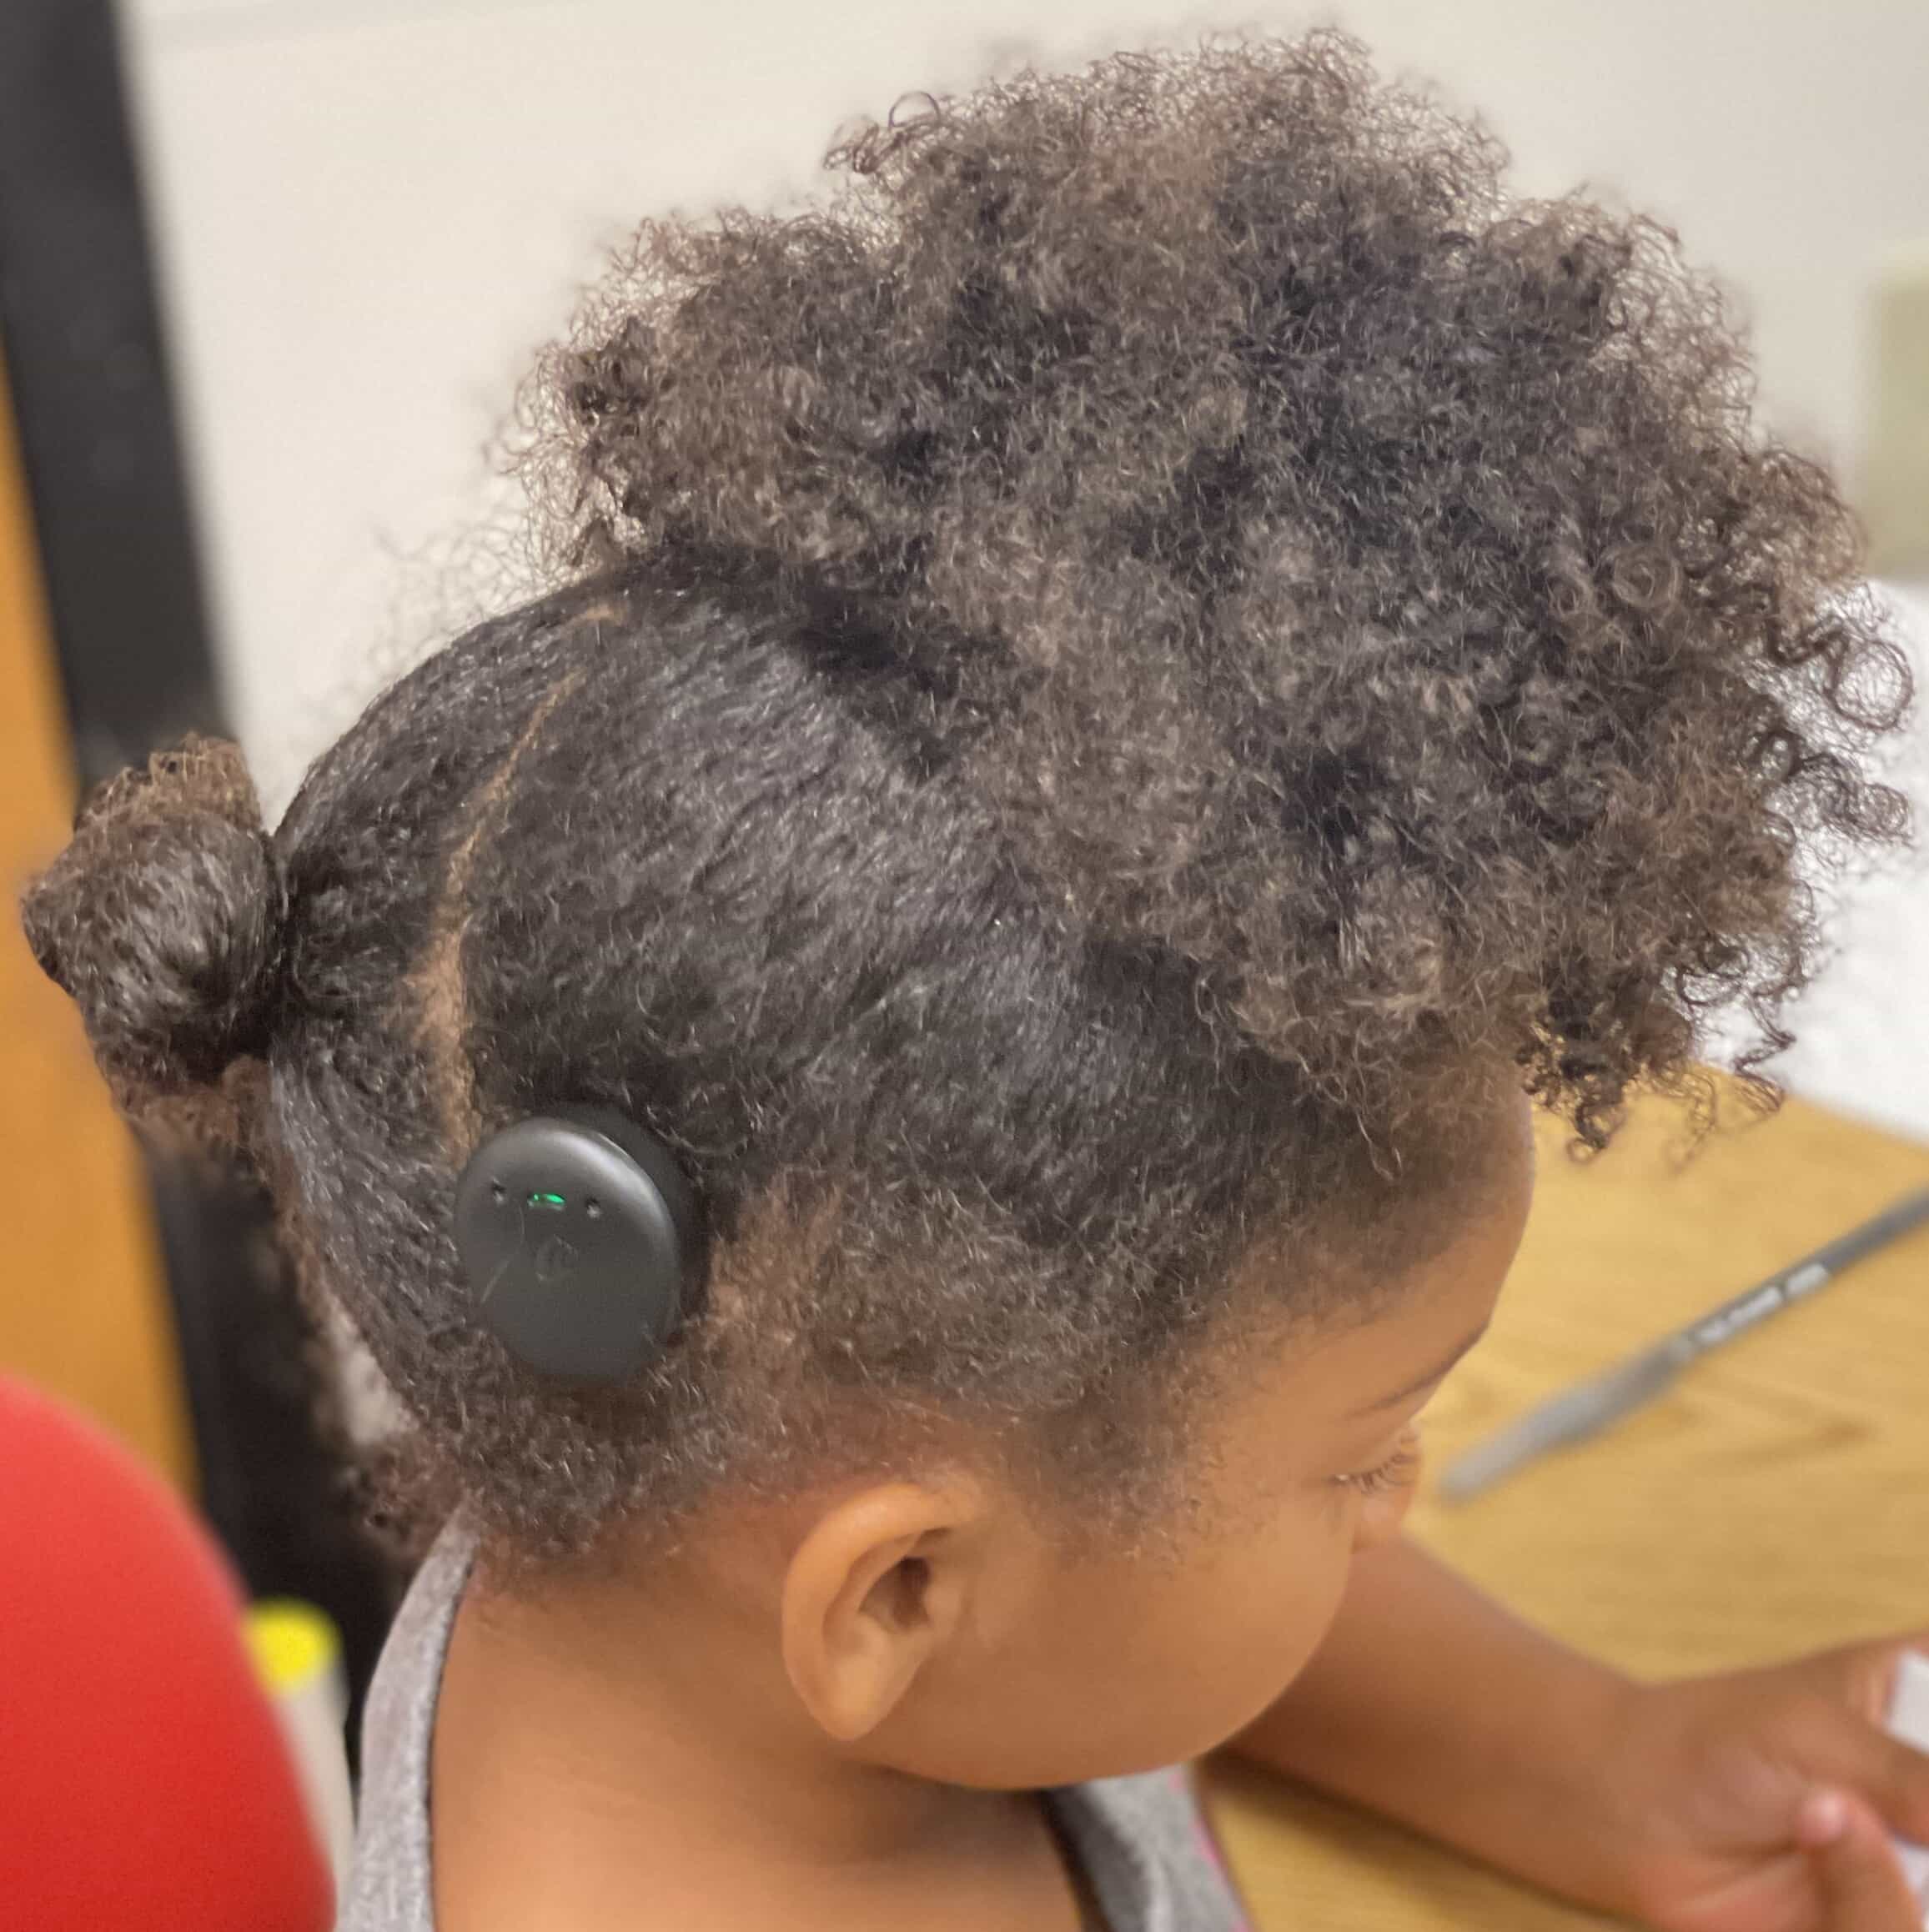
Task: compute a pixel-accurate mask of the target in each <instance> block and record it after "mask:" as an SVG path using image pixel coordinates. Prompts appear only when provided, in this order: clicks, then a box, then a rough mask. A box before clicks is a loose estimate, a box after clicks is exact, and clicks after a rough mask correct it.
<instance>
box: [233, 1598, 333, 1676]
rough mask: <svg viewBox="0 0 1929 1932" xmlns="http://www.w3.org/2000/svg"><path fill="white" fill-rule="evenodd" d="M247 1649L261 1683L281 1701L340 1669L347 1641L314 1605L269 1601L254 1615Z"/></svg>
mask: <svg viewBox="0 0 1929 1932" xmlns="http://www.w3.org/2000/svg"><path fill="white" fill-rule="evenodd" d="M248 1648H249V1651H250V1652H251V1653H253V1655H254V1668H255V1669H256V1670H257V1671H258V1672H259V1674H260V1677H261V1681H262V1683H263V1684H264V1685H266V1686H267V1688H268V1689H269V1693H270V1694H272V1695H274V1696H275V1697H280V1696H282V1695H283V1694H284V1693H286V1692H289V1691H291V1690H297V1689H300V1688H301V1686H302V1685H304V1684H309V1683H312V1682H313V1681H314V1679H316V1678H318V1677H320V1676H324V1675H325V1674H328V1673H329V1672H331V1671H333V1670H334V1669H337V1668H338V1667H339V1664H340V1662H341V1654H342V1640H341V1636H340V1633H339V1632H338V1631H337V1630H336V1628H335V1627H334V1623H332V1622H330V1620H329V1618H327V1617H326V1616H325V1615H324V1613H322V1612H321V1611H319V1610H318V1609H317V1608H315V1607H314V1604H313V1603H301V1602H299V1601H298V1600H297V1599H296V1598H293V1597H268V1598H264V1599H263V1600H262V1601H261V1602H260V1603H256V1604H254V1605H253V1606H252V1607H251V1608H249V1613H248Z"/></svg>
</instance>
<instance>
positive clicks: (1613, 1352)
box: [1208, 1101, 1929, 1932]
mask: <svg viewBox="0 0 1929 1932" xmlns="http://www.w3.org/2000/svg"><path fill="white" fill-rule="evenodd" d="M1679 1132H1680V1121H1679V1118H1678V1117H1676V1116H1675V1114H1674V1113H1673V1112H1672V1110H1671V1109H1670V1108H1669V1107H1665V1106H1664V1105H1662V1104H1660V1103H1658V1102H1657V1103H1651V1104H1649V1105H1645V1106H1644V1107H1640V1108H1639V1109H1637V1111H1636V1112H1635V1116H1634V1117H1633V1119H1632V1120H1631V1121H1630V1123H1629V1126H1628V1127H1627V1128H1626V1130H1625V1132H1624V1133H1623V1135H1622V1136H1621V1137H1620V1139H1618V1140H1617V1141H1616V1142H1615V1144H1614V1145H1613V1146H1612V1147H1610V1149H1609V1150H1608V1152H1606V1153H1605V1155H1603V1156H1602V1157H1600V1158H1599V1159H1598V1160H1595V1161H1594V1162H1590V1163H1588V1164H1585V1165H1576V1164H1575V1163H1574V1162H1571V1161H1570V1160H1569V1159H1568V1158H1567V1157H1566V1156H1565V1153H1564V1152H1562V1146H1561V1142H1562V1135H1561V1131H1560V1128H1559V1127H1557V1126H1555V1124H1553V1123H1544V1126H1543V1132H1542V1135H1541V1140H1540V1187H1539V1191H1538V1194H1537V1197H1536V1200H1535V1208H1534V1212H1533V1216H1532V1218H1531V1220H1530V1222H1529V1225H1528V1230H1527V1237H1526V1240H1525V1242H1524V1244H1523V1246H1522V1247H1521V1252H1520V1260H1519V1261H1518V1262H1517V1263H1516V1264H1515V1270H1514V1273H1513V1276H1512V1277H1511V1279H1510V1282H1509V1284H1508V1287H1507V1288H1506V1290H1505V1292H1504V1293H1503V1294H1502V1296H1501V1297H1500V1307H1499V1312H1498V1314H1497V1315H1496V1317H1495V1318H1494V1327H1493V1329H1492V1331H1491V1332H1490V1333H1489V1337H1488V1338H1487V1340H1486V1341H1485V1342H1483V1343H1482V1344H1481V1346H1480V1347H1479V1348H1478V1349H1477V1350H1476V1351H1475V1352H1474V1354H1473V1356H1472V1357H1470V1358H1469V1361H1468V1362H1467V1363H1466V1364H1465V1366H1464V1367H1461V1368H1459V1369H1457V1370H1456V1371H1455V1372H1454V1374H1453V1375H1452V1376H1451V1377H1449V1380H1448V1383H1447V1385H1446V1387H1445V1388H1444V1389H1443V1390H1442V1392H1441V1393H1440V1396H1439V1399H1438V1400H1437V1401H1436V1402H1435V1403H1434V1405H1433V1407H1432V1408H1431V1409H1430V1410H1429V1413H1428V1417H1427V1423H1426V1428H1425V1438H1426V1442H1427V1448H1428V1453H1429V1458H1432V1459H1433V1461H1434V1466H1435V1467H1436V1468H1439V1467H1442V1466H1444V1463H1446V1461H1447V1460H1448V1458H1449V1457H1450V1456H1451V1455H1453V1454H1454V1453H1455V1452H1456V1451H1458V1450H1459V1449H1461V1448H1466V1447H1468V1446H1469V1445H1470V1444H1471V1443H1474V1441H1476V1440H1478V1439H1479V1438H1481V1437H1483V1436H1484V1435H1486V1434H1487V1433H1489V1431H1490V1430H1492V1429H1493V1428H1495V1427H1497V1426H1498V1425H1499V1424H1500V1423H1504V1422H1505V1421H1507V1420H1509V1419H1510V1418H1512V1417H1514V1416H1516V1415H1518V1414H1520V1413H1521V1412H1522V1411H1523V1410H1525V1409H1526V1408H1528V1407H1529V1406H1530V1404H1531V1403H1533V1402H1534V1401H1535V1400H1536V1399H1537V1398H1540V1397H1541V1396H1544V1395H1545V1394H1547V1393H1550V1391H1552V1390H1554V1389H1556V1388H1565V1387H1567V1386H1569V1385H1570V1383H1575V1382H1577V1381H1579V1380H1580V1378H1581V1377H1583V1376H1585V1375H1587V1374H1589V1373H1590V1372H1593V1371H1595V1370H1597V1369H1600V1368H1601V1367H1605V1366H1606V1365H1607V1364H1608V1363H1610V1362H1615V1361H1618V1360H1620V1358H1621V1357H1623V1356H1625V1355H1626V1354H1629V1353H1630V1352H1632V1351H1633V1350H1634V1349H1635V1347H1639V1346H1640V1344H1641V1343H1642V1342H1646V1341H1651V1340H1653V1339H1654V1338H1655V1337H1657V1336H1660V1335H1663V1334H1665V1333H1667V1332H1669V1331H1670V1329H1673V1328H1676V1327H1680V1325H1681V1323H1682V1322H1685V1321H1686V1320H1688V1319H1689V1318H1690V1317H1691V1316H1693V1315H1694V1314H1695V1313H1697V1312H1699V1311H1700V1310H1701V1309H1703V1308H1705V1307H1707V1305H1708V1304H1709V1303H1710V1302H1712V1301H1714V1300H1716V1299H1718V1298H1719V1297H1721V1296H1722V1295H1723V1294H1726V1293H1729V1292H1732V1291H1734V1290H1736V1289H1737V1288H1741V1287H1746V1285H1747V1284H1748V1283H1749V1282H1751V1281H1756V1280H1759V1279H1760V1278H1761V1277H1763V1276H1765V1275H1766V1274H1768V1273H1769V1272H1771V1270H1773V1269H1774V1268H1776V1267H1779V1266H1781V1264H1783V1263H1784V1262H1787V1261H1789V1260H1790V1259H1791V1258H1792V1257H1796V1256H1798V1255H1801V1254H1806V1252H1809V1251H1810V1250H1811V1248H1815V1247H1819V1246H1820V1245H1821V1243H1822V1242H1824V1241H1826V1240H1828V1239H1829V1238H1830V1237H1831V1236H1833V1235H1836V1234H1840V1233H1841V1232H1842V1231H1843V1230H1844V1229H1845V1228H1847V1227H1852V1226H1853V1225H1854V1224H1855V1223H1856V1222H1858V1221H1861V1220H1862V1219H1864V1218H1865V1217H1867V1216H1869V1215H1871V1214H1873V1213H1875V1212H1876V1211H1877V1210H1878V1209H1880V1208H1882V1207H1886V1206H1887V1205H1888V1203H1889V1202H1891V1201H1893V1200H1894V1199H1895V1198H1896V1197H1897V1196H1898V1195H1900V1194H1902V1193H1905V1192H1907V1191H1908V1190H1910V1189H1911V1188H1914V1187H1921V1186H1923V1185H1924V1184H1925V1183H1926V1182H1929V1147H1916V1146H1912V1145H1911V1144H1910V1143H1909V1142H1905V1141H1901V1140H1899V1139H1896V1138H1895V1137H1891V1136H1889V1135H1886V1134H1882V1133H1879V1132H1876V1131H1874V1130H1873V1129H1871V1128H1867V1127H1857V1126H1855V1125H1852V1124H1851V1123H1850V1122H1847V1121H1845V1120H1842V1119H1840V1118H1838V1117H1836V1116H1834V1115H1831V1114H1829V1113H1826V1112H1823V1111H1822V1110H1821V1108H1819V1107H1807V1106H1804V1105H1802V1104H1801V1103H1800V1102H1797V1101H1791V1102H1789V1103H1788V1105H1787V1106H1786V1107H1785V1109H1784V1110H1783V1111H1782V1112H1781V1114H1780V1115H1778V1116H1776V1117H1774V1118H1772V1119H1770V1120H1767V1121H1764V1122H1758V1123H1754V1124H1750V1125H1748V1126H1746V1127H1737V1128H1736V1129H1735V1130H1734V1131H1725V1132H1722V1133H1721V1134H1719V1135H1718V1136H1717V1137H1716V1138H1715V1139H1714V1140H1712V1141H1711V1142H1709V1144H1708V1145H1707V1146H1706V1147H1705V1148H1704V1149H1703V1150H1702V1152H1701V1153H1700V1156H1699V1157H1697V1158H1695V1160H1693V1161H1691V1162H1689V1163H1688V1164H1687V1165H1686V1166H1685V1167H1683V1166H1680V1165H1679V1164H1678V1163H1677V1162H1675V1161H1674V1160H1672V1159H1671V1158H1670V1147H1671V1145H1672V1144H1673V1143H1674V1142H1675V1139H1676V1137H1678V1134H1679ZM1925 1289H1929V1231H1924V1232H1918V1233H1916V1234H1915V1235H1912V1236H1911V1237H1909V1238H1908V1239H1907V1240H1906V1241H1901V1242H1897V1243H1896V1245H1895V1246H1894V1247H1891V1248H1888V1249H1886V1250H1884V1251H1883V1252H1881V1253H1880V1254H1876V1255H1872V1256H1871V1257H1869V1258H1868V1259H1866V1261H1862V1262H1858V1263H1857V1264H1856V1268H1855V1270H1854V1272H1852V1273H1851V1274H1849V1275H1846V1276H1845V1277H1843V1279H1842V1280H1841V1282H1838V1283H1836V1286H1835V1287H1831V1289H1830V1290H1829V1291H1828V1292H1827V1293H1826V1294H1824V1295H1821V1296H1818V1297H1816V1299H1815V1300H1814V1301H1812V1302H1808V1303H1806V1304H1805V1305H1803V1306H1802V1307H1798V1308H1792V1309H1791V1310H1790V1311H1789V1312H1787V1313H1786V1315H1782V1316H1780V1317H1777V1318H1776V1320H1775V1321H1773V1322H1769V1323H1767V1324H1766V1325H1765V1326H1764V1327H1761V1329H1759V1330H1758V1331H1757V1332H1756V1333H1754V1334H1753V1335H1751V1336H1748V1337H1744V1338H1742V1339H1741V1340H1739V1341H1737V1342H1735V1343H1733V1344H1732V1345H1731V1347H1727V1348H1725V1349H1723V1350H1722V1351H1721V1352H1720V1353H1719V1354H1717V1355H1715V1356H1711V1357H1708V1358H1707V1359H1706V1360H1705V1361H1703V1362H1698V1363H1696V1364H1695V1366H1694V1367H1692V1368H1690V1370H1688V1372H1686V1373H1685V1375H1683V1376H1682V1377H1681V1378H1680V1381H1679V1382H1678V1383H1675V1385H1674V1387H1673V1388H1670V1390H1669V1391H1668V1392H1667V1393H1665V1395H1663V1396H1662V1397H1660V1398H1659V1399H1657V1400H1656V1401H1655V1402H1653V1403H1650V1404H1649V1405H1648V1407H1647V1408H1644V1409H1643V1410H1641V1411H1640V1413H1637V1414H1635V1415H1632V1416H1630V1417H1628V1418H1626V1419H1625V1421H1623V1422H1621V1423H1618V1424H1617V1425H1616V1426H1615V1428H1613V1429H1611V1430H1610V1431H1609V1432H1608V1433H1605V1434H1604V1435H1602V1436H1600V1437H1597V1438H1595V1440H1594V1441H1592V1442H1590V1443H1585V1444H1583V1445H1581V1446H1580V1447H1578V1448H1573V1449H1570V1450H1567V1451H1565V1452H1562V1453H1559V1454H1556V1455H1552V1456H1549V1457H1548V1458H1545V1460H1544V1461H1542V1462H1540V1463H1535V1464H1534V1465H1533V1466H1532V1467H1530V1468H1526V1469H1524V1470H1522V1471H1520V1473H1518V1474H1517V1475H1515V1477H1513V1478H1510V1480H1509V1481H1508V1482H1507V1483H1505V1484H1503V1485H1501V1486H1500V1487H1499V1488H1496V1489H1494V1490H1493V1491H1492V1492H1491V1493H1489V1494H1487V1495H1485V1496H1483V1497H1480V1498H1477V1499H1476V1500H1474V1501H1473V1502H1471V1503H1466V1504H1464V1505H1463V1506H1461V1507H1459V1508H1450V1507H1449V1506H1447V1505H1444V1504H1443V1503H1440V1502H1439V1501H1438V1500H1437V1499H1436V1498H1434V1496H1433V1495H1432V1494H1431V1493H1430V1492H1429V1490H1427V1489H1425V1488H1423V1491H1422V1494H1421V1497H1420V1498H1419V1502H1418V1503H1416V1504H1415V1506H1414V1513H1413V1515H1412V1517H1411V1518H1410V1519H1409V1522H1410V1527H1411V1528H1412V1531H1413V1533H1414V1535H1415V1536H1416V1537H1417V1538H1419V1540H1420V1541H1422V1542H1423V1543H1426V1544H1427V1545H1428V1546H1429V1548H1432V1549H1434V1551H1435V1552H1437V1553H1439V1555H1440V1556H1441V1557H1443V1558H1445V1559H1446V1560H1447V1561H1448V1562H1449V1563H1452V1564H1454V1567H1455V1568H1458V1569H1459V1570H1461V1571H1462V1572H1463V1573H1465V1574H1466V1575H1468V1576H1469V1577H1471V1578H1473V1579H1474V1581H1475V1582H1476V1583H1479V1584H1480V1585H1481V1586H1482V1587H1483V1588H1486V1589H1489V1590H1491V1591H1493V1592H1494V1594H1495V1595H1496V1596H1498V1597H1499V1598H1502V1599H1503V1600H1504V1601H1505V1602H1506V1603H1509V1604H1510V1606H1512V1607H1513V1608H1515V1609H1517V1610H1519V1611H1520V1612H1521V1613H1523V1614H1524V1615H1525V1616H1528V1617H1530V1618H1532V1619H1534V1620H1535V1622H1536V1623H1540V1624H1541V1625H1542V1626H1543V1627H1545V1628H1548V1629H1550V1630H1552V1631H1553V1632H1554V1633H1555V1634H1557V1635H1558V1636H1560V1637H1563V1638H1566V1639H1567V1640H1568V1641H1569V1642H1570V1643H1575V1644H1578V1645H1579V1646H1580V1647H1581V1648H1584V1649H1585V1650H1588V1651H1590V1652H1592V1653H1595V1654H1596V1655H1599V1656H1602V1657H1605V1658H1606V1659H1609V1660H1610V1661H1611V1662H1612V1663H1615V1664H1618V1665H1620V1667H1621V1668H1623V1669H1628V1670H1630V1671H1633V1672H1635V1674H1640V1675H1652V1676H1658V1677H1660V1676H1670V1677H1671V1676H1681V1675H1688V1674H1695V1673H1699V1672H1705V1671H1716V1670H1720V1669H1726V1668H1734V1667H1741V1666H1744V1665H1747V1664H1763V1663H1768V1662H1771V1661H1773V1660H1776V1659H1781V1658H1786V1657H1790V1656H1793V1655H1796V1654H1797V1653H1801V1652H1803V1651H1806V1650H1813V1649H1819V1648H1824V1647H1826V1646H1828V1645H1831V1644H1836V1643H1850V1642H1852V1641H1854V1640H1856V1639H1857V1638H1867V1637H1874V1636H1877V1635H1886V1634H1890V1633H1900V1632H1901V1631H1904V1630H1908V1629H1911V1628H1917V1629H1919V1628H1921V1626H1922V1625H1923V1623H1924V1620H1925V1605H1926V1604H1929V1404H1925V1403H1924V1402H1923V1400H1922V1386H1923V1380H1924V1375H1925V1372H1929V1292H1925ZM1575 1749H1577V1750H1581V1749H1585V1739H1576V1740H1575ZM1208 1790H1209V1792H1210V1793H1211V1794H1212V1808H1213V1817H1214V1820H1215V1823H1216V1824H1217V1825H1218V1829H1219V1832H1220V1834H1221V1837H1222V1839H1223V1842H1224V1844H1225V1847H1226V1849H1227V1852H1228V1856H1229V1857H1230V1859H1231V1860H1232V1864H1233V1869H1234V1871H1235V1872H1236V1874H1238V1878H1239V1880H1240V1882H1241V1884H1242V1885H1243V1888H1244V1889H1245V1892H1246V1896H1247V1899H1248V1904H1249V1905H1250V1907H1251V1909H1252V1912H1253V1919H1254V1923H1255V1925H1256V1926H1257V1927H1258V1929H1259V1932H1287V1929H1288V1928H1293V1929H1294V1932H1299V1929H1300V1928H1304V1927H1307V1926H1318V1927H1319V1929H1320V1932H1466V1928H1468V1927H1469V1926H1478V1927H1479V1928H1480V1929H1481V1932H1555V1929H1556V1928H1576V1929H1577V1928H1580V1927H1583V1926H1592V1927H1596V1928H1598V1927H1600V1925H1601V1924H1604V1923H1605V1921H1604V1920H1602V1919H1600V1918H1599V1917H1598V1916H1597V1915H1595V1914H1592V1913H1588V1912H1583V1911H1580V1910H1579V1909H1576V1908H1575V1907H1572V1906H1569V1905H1564V1904H1560V1903H1559V1902H1558V1901H1556V1900H1555V1899H1550V1898H1548V1897H1545V1895H1543V1894H1540V1893H1538V1892H1534V1891H1530V1890H1529V1889H1527V1888H1525V1887H1524V1886H1520V1885H1517V1884H1513V1883H1512V1882H1510V1880H1508V1879H1505V1878H1503V1877H1501V1876H1500V1875H1499V1874H1498V1873H1495V1872H1493V1871H1490V1870H1488V1869H1485V1868H1484V1867H1480V1866H1476V1865H1475V1864H1472V1863H1471V1862H1470V1861H1469V1860H1467V1859H1462V1858H1459V1857H1457V1856H1456V1855H1455V1854H1453V1853H1452V1852H1449V1851H1447V1850H1445V1849H1442V1848H1441V1847H1439V1846H1437V1845H1434V1844H1429V1843H1428V1842H1426V1841H1424V1840H1423V1839H1419V1838H1416V1837H1415V1836H1414V1835H1413V1834H1411V1833H1409V1832H1407V1831H1404V1830H1402V1829H1400V1828H1399V1826H1397V1825H1394V1824H1389V1823H1387V1822H1385V1821H1384V1820H1382V1819H1377V1818H1373V1817H1369V1816H1368V1815H1367V1814H1364V1813H1362V1812H1359V1811H1357V1810H1355V1809H1352V1808H1350V1807H1349V1806H1346V1805H1344V1804H1334V1803H1331V1802H1329V1801H1328V1800H1326V1799H1320V1798H1316V1797H1314V1795H1312V1794H1310V1793H1309V1792H1305V1791H1302V1790H1299V1789H1296V1788H1295V1787H1294V1786H1292V1785H1290V1784H1287V1783H1285V1782H1284V1781H1283V1780H1282V1779H1272V1778H1268V1777H1267V1776H1266V1775H1264V1774H1262V1773H1259V1772H1257V1771H1253V1770H1250V1769H1244V1768H1240V1767H1234V1766H1222V1765H1215V1766H1213V1767H1212V1768H1211V1769H1210V1770H1209V1771H1208Z"/></svg>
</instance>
